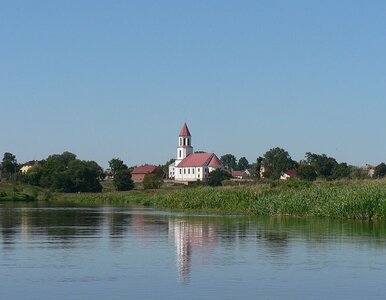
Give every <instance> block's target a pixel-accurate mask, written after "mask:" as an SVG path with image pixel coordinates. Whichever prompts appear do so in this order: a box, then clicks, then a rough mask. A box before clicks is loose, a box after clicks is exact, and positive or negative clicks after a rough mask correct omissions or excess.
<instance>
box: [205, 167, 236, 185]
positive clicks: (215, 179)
mask: <svg viewBox="0 0 386 300" xmlns="http://www.w3.org/2000/svg"><path fill="white" fill-rule="evenodd" d="M231 177H232V175H231V174H229V173H228V172H227V171H224V170H221V169H216V170H214V171H212V172H210V173H209V175H208V180H207V182H208V185H210V186H219V185H222V182H223V181H224V180H227V179H230V178H231Z"/></svg>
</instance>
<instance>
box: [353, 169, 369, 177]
mask: <svg viewBox="0 0 386 300" xmlns="http://www.w3.org/2000/svg"><path fill="white" fill-rule="evenodd" d="M368 177H369V174H368V171H366V170H364V169H363V168H359V167H355V166H350V178H351V179H365V178H368Z"/></svg>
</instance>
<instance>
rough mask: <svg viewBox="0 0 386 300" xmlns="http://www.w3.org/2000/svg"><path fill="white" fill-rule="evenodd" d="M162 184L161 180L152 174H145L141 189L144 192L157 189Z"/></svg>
mask: <svg viewBox="0 0 386 300" xmlns="http://www.w3.org/2000/svg"><path fill="white" fill-rule="evenodd" d="M163 183H164V181H163V179H162V178H160V177H158V176H157V175H156V174H154V173H147V174H146V175H145V177H144V178H143V188H144V189H145V190H149V189H159V188H160V187H161V186H162V184H163Z"/></svg>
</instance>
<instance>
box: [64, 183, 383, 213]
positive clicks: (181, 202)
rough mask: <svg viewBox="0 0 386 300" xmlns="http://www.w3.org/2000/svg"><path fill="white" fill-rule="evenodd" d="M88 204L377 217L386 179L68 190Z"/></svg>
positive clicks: (69, 197)
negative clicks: (116, 190)
mask: <svg viewBox="0 0 386 300" xmlns="http://www.w3.org/2000/svg"><path fill="white" fill-rule="evenodd" d="M65 199H67V200H68V201H71V202H76V203H84V204H113V205H115V204H116V205H120V204H131V205H144V206H150V207H154V208H156V209H164V210H176V211H194V212H208V213H223V214H248V215H265V216H295V217H311V216H314V217H332V218H350V219H376V218H385V217H386V181H375V180H374V181H346V182H333V183H329V182H323V183H304V182H299V181H286V182H276V183H272V184H270V185H263V186H245V187H221V188H210V187H197V188H186V189H179V190H172V191H165V190H157V191H132V192H127V193H105V194H77V195H66V196H65Z"/></svg>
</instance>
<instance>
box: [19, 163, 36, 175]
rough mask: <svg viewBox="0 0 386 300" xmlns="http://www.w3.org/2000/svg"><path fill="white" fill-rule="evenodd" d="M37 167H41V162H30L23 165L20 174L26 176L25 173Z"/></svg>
mask: <svg viewBox="0 0 386 300" xmlns="http://www.w3.org/2000/svg"><path fill="white" fill-rule="evenodd" d="M37 165H39V161H38V160H31V161H28V162H26V163H24V164H22V165H21V167H20V172H21V173H23V174H25V173H27V172H28V170H29V169H31V168H32V167H34V166H37Z"/></svg>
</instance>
